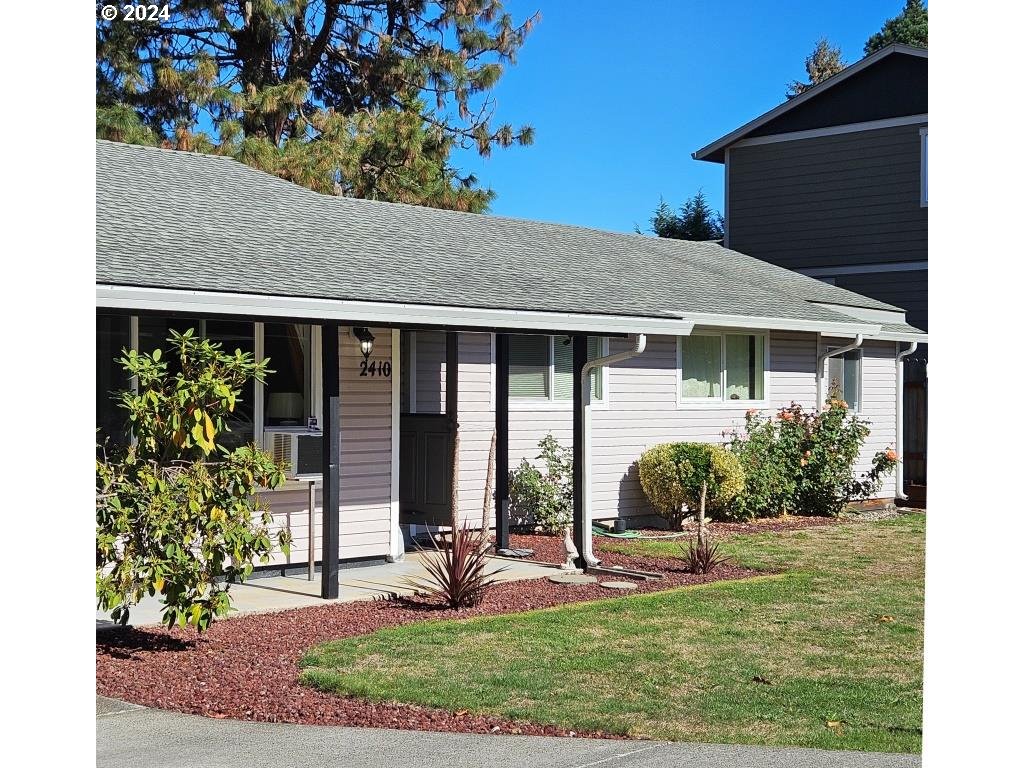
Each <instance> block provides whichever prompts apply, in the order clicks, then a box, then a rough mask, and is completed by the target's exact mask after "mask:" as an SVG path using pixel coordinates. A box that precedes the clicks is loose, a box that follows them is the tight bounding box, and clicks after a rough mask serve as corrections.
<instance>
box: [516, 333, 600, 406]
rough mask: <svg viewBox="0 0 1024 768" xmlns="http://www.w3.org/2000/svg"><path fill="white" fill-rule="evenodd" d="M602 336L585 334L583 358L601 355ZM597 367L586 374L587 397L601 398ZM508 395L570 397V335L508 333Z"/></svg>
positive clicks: (549, 397) (589, 358)
mask: <svg viewBox="0 0 1024 768" xmlns="http://www.w3.org/2000/svg"><path fill="white" fill-rule="evenodd" d="M603 350H604V343H603V337H601V336H588V337H587V359H588V360H594V359H596V358H598V357H601V355H602V354H603ZM602 379H603V377H602V376H601V372H600V371H599V370H597V371H592V372H591V374H590V387H591V389H590V399H591V400H592V401H593V400H602V399H603V398H604V382H603V380H602ZM509 395H510V396H511V397H518V398H533V399H539V400H548V399H551V398H552V396H553V397H554V399H555V400H572V337H570V336H555V337H554V338H553V339H552V338H551V337H550V336H512V337H511V339H510V341H509Z"/></svg>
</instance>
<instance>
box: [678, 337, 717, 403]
mask: <svg viewBox="0 0 1024 768" xmlns="http://www.w3.org/2000/svg"><path fill="white" fill-rule="evenodd" d="M680 343H681V347H682V355H681V356H682V377H683V386H682V396H683V397H685V398H698V397H699V398H716V399H717V398H721V396H722V378H721V377H722V338H721V337H720V336H683V337H681V339H680Z"/></svg>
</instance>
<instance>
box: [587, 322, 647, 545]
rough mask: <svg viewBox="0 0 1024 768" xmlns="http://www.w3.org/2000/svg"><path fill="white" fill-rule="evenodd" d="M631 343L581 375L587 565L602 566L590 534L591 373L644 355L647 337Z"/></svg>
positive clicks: (637, 337) (639, 336)
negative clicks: (629, 347) (628, 346)
mask: <svg viewBox="0 0 1024 768" xmlns="http://www.w3.org/2000/svg"><path fill="white" fill-rule="evenodd" d="M630 341H632V342H633V346H632V348H631V349H628V350H626V351H625V352H616V353H615V354H614V355H605V356H604V357H598V358H595V359H594V360H588V361H587V362H586V363H585V364H584V365H583V370H582V371H581V373H580V376H581V377H582V379H583V451H582V453H583V455H582V459H583V551H582V552H581V553H580V556H581V557H582V558H583V559H584V560H585V561H586V563H587V565H600V564H601V561H600V560H598V559H597V558H596V557H594V536H593V534H592V533H591V532H590V529H591V525H592V524H593V519H594V516H593V510H592V509H591V504H590V496H591V493H590V433H591V429H590V373H591V372H592V371H595V370H600V369H601V368H604V367H606V366H610V365H614V364H615V363H621V362H622V361H624V360H629V359H630V358H633V357H636V356H637V355H641V354H643V351H644V350H645V349H646V348H647V335H646V334H643V333H640V334H635V335H631V336H630Z"/></svg>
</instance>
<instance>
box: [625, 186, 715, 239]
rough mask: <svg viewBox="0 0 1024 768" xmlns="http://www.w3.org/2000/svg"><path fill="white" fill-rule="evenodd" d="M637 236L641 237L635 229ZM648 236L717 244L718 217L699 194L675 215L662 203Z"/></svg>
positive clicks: (652, 219)
mask: <svg viewBox="0 0 1024 768" xmlns="http://www.w3.org/2000/svg"><path fill="white" fill-rule="evenodd" d="M636 231H637V234H642V233H641V231H640V229H639V228H637V230H636ZM651 232H653V233H654V234H655V235H657V236H658V237H667V238H671V239H674V240H721V239H722V236H723V235H724V227H723V221H722V215H721V214H720V213H718V212H716V211H714V210H712V209H711V206H710V205H708V201H707V198H705V197H704V192H703V190H697V194H696V195H694V196H693V197H691V198H690V199H688V200H687V201H686V202H685V203H683V205H682V207H681V208H680V209H679V212H678V213H677V212H676V211H673V210H672V208H671V207H670V206H669V204H668V203H666V202H665V201H664V200H662V201H661V202H660V203H658V207H657V208H656V209H655V210H654V216H652V217H651Z"/></svg>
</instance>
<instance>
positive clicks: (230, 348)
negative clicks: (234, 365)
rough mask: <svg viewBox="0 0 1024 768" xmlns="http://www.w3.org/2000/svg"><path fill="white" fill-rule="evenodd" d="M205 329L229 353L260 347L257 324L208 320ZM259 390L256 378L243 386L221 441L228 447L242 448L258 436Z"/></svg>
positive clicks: (248, 350) (206, 333) (249, 350)
mask: <svg viewBox="0 0 1024 768" xmlns="http://www.w3.org/2000/svg"><path fill="white" fill-rule="evenodd" d="M202 332H203V335H204V336H206V338H207V339H209V340H210V341H214V342H218V343H219V344H220V345H221V352H225V353H227V354H229V355H233V354H234V353H235V350H241V351H242V352H248V353H249V354H254V353H255V351H256V346H255V342H254V340H253V339H254V333H255V328H254V326H253V324H252V323H246V322H240V321H234V320H205V321H204V322H203V331H202ZM255 392H256V386H255V382H254V381H253V380H252V379H249V381H247V382H246V383H245V385H244V386H243V387H242V393H241V394H240V395H239V396H238V397H237V398H236V399H235V410H234V412H233V413H232V414H231V415H230V416H229V417H228V419H227V424H228V430H229V432H228V433H227V434H224V435H221V439H220V442H221V444H222V445H224V446H225V447H226V448H228V449H234V448H238V447H240V446H242V445H247V444H249V443H252V442H254V441H255V440H256V429H255V425H254V424H253V416H254V411H253V401H254V400H255Z"/></svg>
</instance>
